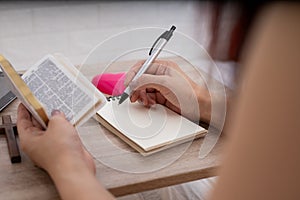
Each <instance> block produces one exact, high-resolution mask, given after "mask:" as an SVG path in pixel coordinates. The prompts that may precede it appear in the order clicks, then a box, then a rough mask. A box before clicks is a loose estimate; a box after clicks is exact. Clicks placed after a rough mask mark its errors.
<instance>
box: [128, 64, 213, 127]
mask: <svg viewBox="0 0 300 200" xmlns="http://www.w3.org/2000/svg"><path fill="white" fill-rule="evenodd" d="M142 64H143V62H138V63H137V64H135V65H134V66H133V67H132V68H131V69H130V70H129V72H128V73H127V74H126V79H125V85H128V84H129V83H130V81H131V80H132V79H133V77H134V76H135V74H136V73H137V72H138V70H139V69H140V67H141V66H142ZM130 87H131V89H132V94H131V97H130V100H131V102H135V101H140V102H142V103H143V104H144V106H147V107H150V106H152V105H154V104H162V105H165V106H166V107H168V108H170V109H171V110H173V111H175V112H177V113H180V114H182V115H183V116H185V117H187V118H189V119H190V120H193V121H199V119H200V111H201V119H202V120H203V121H206V122H209V120H210V95H209V92H208V90H207V89H206V88H204V87H202V86H199V85H197V84H196V83H195V82H194V81H192V80H191V79H190V78H189V77H188V76H187V75H186V74H185V73H184V72H183V71H182V70H181V69H180V67H179V66H178V65H177V64H176V63H174V62H171V61H163V60H160V61H155V62H154V63H153V64H152V65H151V66H150V67H149V68H148V70H147V71H146V72H145V73H144V74H143V75H142V76H141V77H140V78H139V79H137V80H136V81H135V82H132V83H130Z"/></svg>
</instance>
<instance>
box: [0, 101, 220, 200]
mask: <svg viewBox="0 0 300 200" xmlns="http://www.w3.org/2000/svg"><path fill="white" fill-rule="evenodd" d="M18 104H19V100H15V101H14V102H13V103H12V104H11V105H9V106H8V107H7V108H6V109H5V110H4V111H2V112H1V113H0V116H2V115H5V114H9V115H11V117H12V122H13V123H15V122H16V110H17V106H18ZM79 134H80V136H81V138H82V139H83V142H84V143H85V144H86V147H87V149H88V150H90V151H91V152H92V154H93V156H94V157H95V162H96V166H97V178H98V179H99V180H100V181H101V182H102V184H103V185H104V186H105V187H106V188H107V189H108V190H109V191H110V192H111V193H112V194H113V195H115V196H123V195H127V194H133V193H138V192H142V191H146V190H151V189H157V188H161V187H166V186H170V185H174V184H180V183H184V182H188V181H193V180H197V179H202V178H207V177H211V176H214V175H216V169H217V166H218V164H219V161H220V159H219V157H220V156H219V155H220V152H221V151H222V146H223V145H222V143H223V142H222V141H219V142H218V143H217V145H216V146H215V147H214V149H213V150H212V151H211V152H210V153H209V154H208V156H206V157H205V158H203V159H200V158H199V157H198V156H199V149H200V146H201V144H202V142H203V138H202V139H197V140H195V141H193V142H192V144H191V145H190V146H189V148H187V149H186V150H185V151H184V153H183V154H182V155H181V156H180V157H179V158H176V160H175V161H174V162H171V163H169V164H168V165H167V166H164V167H161V169H157V166H155V167H153V169H152V170H151V166H152V165H151V163H155V164H157V162H160V161H162V159H163V157H161V158H160V157H153V158H147V160H145V162H143V160H142V159H143V158H142V156H141V155H139V154H130V155H131V156H132V157H133V160H135V159H136V160H139V161H138V163H137V164H136V163H132V169H133V171H134V168H135V167H138V168H139V169H143V165H144V166H145V168H147V170H145V172H143V173H131V172H126V170H122V169H121V170H118V169H116V168H118V167H115V166H116V165H117V166H120V168H122V166H123V165H125V164H127V165H128V163H126V162H128V160H126V155H127V153H126V152H132V151H133V150H132V149H131V148H130V147H129V146H127V145H126V144H125V143H124V142H122V141H121V140H120V139H118V138H117V137H115V136H114V135H112V134H111V133H110V132H109V131H108V130H106V129H105V128H103V127H102V126H101V125H99V123H98V122H97V121H96V120H95V119H93V118H91V119H90V120H89V121H88V122H87V123H85V124H84V125H83V126H82V127H81V128H80V129H79ZM99 135H102V136H103V137H105V138H108V139H109V140H110V142H111V143H112V144H114V145H115V146H117V147H118V148H120V149H122V150H123V151H111V150H106V149H108V148H109V147H108V146H109V145H108V144H105V143H101V145H97V144H98V143H97V140H98V139H95V138H96V137H99ZM213 137H214V136H213ZM216 137H217V136H216ZM98 141H100V140H98ZM99 146H100V147H101V148H98V147H99ZM177 149H178V147H175V148H172V149H171V151H176V150H177ZM0 150H1V151H0V194H1V198H5V199H59V196H58V193H57V191H56V189H55V186H54V184H53V182H52V180H51V179H50V177H49V176H48V174H47V173H46V172H45V171H43V170H41V169H39V168H37V167H36V166H35V165H34V164H33V163H32V162H31V161H30V159H29V158H28V157H27V156H26V155H25V154H24V153H23V152H22V151H21V157H22V162H21V163H19V164H11V163H10V159H9V154H8V149H7V143H6V139H5V136H4V135H0ZM166 155H167V156H168V154H166ZM171 155H172V154H170V156H171ZM105 157H106V158H109V160H113V161H114V162H117V163H114V164H112V165H110V166H109V164H107V163H106V164H105V163H103V162H102V161H103V159H104V160H105ZM149 159H150V160H149ZM151 159H152V160H151ZM149 163H150V164H149ZM129 164H130V163H129ZM155 164H153V166H154V165H155ZM137 165H139V166H137ZM111 166H112V167H111ZM129 171H130V170H129Z"/></svg>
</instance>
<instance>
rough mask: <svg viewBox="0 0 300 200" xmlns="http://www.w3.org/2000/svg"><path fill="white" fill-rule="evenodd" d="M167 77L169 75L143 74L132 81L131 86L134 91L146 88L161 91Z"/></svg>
mask: <svg viewBox="0 0 300 200" xmlns="http://www.w3.org/2000/svg"><path fill="white" fill-rule="evenodd" d="M166 79H167V77H166V76H164V75H151V74H143V75H142V76H141V77H140V78H139V79H137V80H136V81H134V82H132V83H130V88H131V90H132V91H135V90H144V89H147V88H152V89H156V90H159V91H160V90H161V89H162V88H163V85H164V84H165V83H166Z"/></svg>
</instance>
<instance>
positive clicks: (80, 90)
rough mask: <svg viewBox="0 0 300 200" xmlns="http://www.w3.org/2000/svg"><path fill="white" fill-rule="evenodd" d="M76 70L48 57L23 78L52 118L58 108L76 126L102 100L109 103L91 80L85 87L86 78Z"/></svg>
mask: <svg viewBox="0 0 300 200" xmlns="http://www.w3.org/2000/svg"><path fill="white" fill-rule="evenodd" d="M71 67H72V66H71ZM73 68H74V70H75V71H74V73H72V72H70V71H68V69H67V68H66V66H63V65H62V64H61V63H59V62H58V61H57V60H56V59H55V58H54V57H52V56H48V57H46V58H44V59H42V60H41V61H40V62H39V63H37V64H36V65H35V66H33V67H32V68H30V69H29V70H28V71H27V72H26V73H25V74H24V75H23V76H22V78H23V80H24V81H25V82H26V84H27V85H28V87H29V88H30V90H31V91H32V93H33V94H34V95H35V96H36V98H37V99H38V100H39V101H40V102H41V103H42V105H43V106H44V108H45V110H46V113H47V115H48V116H51V112H52V110H54V109H57V110H60V111H62V112H64V114H65V115H66V118H67V119H68V120H69V121H70V122H71V123H72V124H76V122H77V121H79V120H80V119H82V116H84V115H85V114H86V112H88V111H89V110H90V109H91V108H93V106H95V105H97V106H98V107H99V105H98V104H99V103H98V104H97V102H98V101H102V102H105V98H104V96H103V95H102V94H101V93H100V92H98V91H97V90H96V89H95V88H94V87H93V86H90V85H91V83H90V82H89V81H88V80H84V81H83V82H84V84H83V83H82V76H80V75H79V72H78V71H76V69H75V67H73ZM87 85H88V86H87ZM91 115H92V114H91ZM91 115H90V116H91Z"/></svg>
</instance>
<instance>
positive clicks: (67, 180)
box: [49, 164, 114, 200]
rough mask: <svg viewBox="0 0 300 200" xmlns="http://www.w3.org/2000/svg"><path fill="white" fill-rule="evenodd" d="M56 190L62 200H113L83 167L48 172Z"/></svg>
mask: <svg viewBox="0 0 300 200" xmlns="http://www.w3.org/2000/svg"><path fill="white" fill-rule="evenodd" d="M49 174H50V176H51V178H52V179H53V181H54V183H55V185H56V187H57V190H58V191H59V194H60V196H61V198H62V199H64V200H68V199H70V200H77V199H78V200H79V199H80V200H82V199H89V200H93V199H97V200H99V199H114V198H113V196H112V195H111V194H110V193H109V192H108V191H107V190H106V189H105V188H104V187H103V186H102V185H101V184H100V182H99V181H98V180H97V179H96V177H95V175H94V174H93V173H92V172H91V171H90V170H88V169H87V168H86V167H85V166H81V165H80V164H79V165H76V164H75V165H72V166H70V167H65V166H64V168H61V169H60V166H57V167H55V169H52V170H49Z"/></svg>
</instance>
